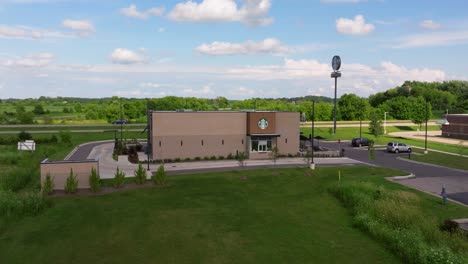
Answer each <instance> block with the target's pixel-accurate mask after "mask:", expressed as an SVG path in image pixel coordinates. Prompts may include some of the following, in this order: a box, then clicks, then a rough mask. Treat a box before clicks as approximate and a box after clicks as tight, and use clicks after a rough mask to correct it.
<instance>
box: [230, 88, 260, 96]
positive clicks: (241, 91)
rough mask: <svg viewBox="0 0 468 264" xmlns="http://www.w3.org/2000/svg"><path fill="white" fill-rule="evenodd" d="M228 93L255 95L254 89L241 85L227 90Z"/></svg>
mask: <svg viewBox="0 0 468 264" xmlns="http://www.w3.org/2000/svg"><path fill="white" fill-rule="evenodd" d="M229 94H231V95H234V96H244V97H245V96H253V95H255V90H253V89H249V88H247V87H244V86H241V87H237V88H235V89H232V90H230V91H229Z"/></svg>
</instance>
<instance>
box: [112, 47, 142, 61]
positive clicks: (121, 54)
mask: <svg viewBox="0 0 468 264" xmlns="http://www.w3.org/2000/svg"><path fill="white" fill-rule="evenodd" d="M111 60H112V62H113V63H117V64H135V63H142V62H145V61H147V59H146V58H145V57H143V56H141V55H140V54H138V53H136V52H134V51H132V50H128V49H123V48H117V49H115V50H114V51H113V52H112V54H111Z"/></svg>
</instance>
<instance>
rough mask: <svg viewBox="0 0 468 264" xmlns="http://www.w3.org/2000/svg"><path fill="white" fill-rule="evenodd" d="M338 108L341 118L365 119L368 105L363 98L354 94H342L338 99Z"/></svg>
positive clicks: (367, 113)
mask: <svg viewBox="0 0 468 264" xmlns="http://www.w3.org/2000/svg"><path fill="white" fill-rule="evenodd" d="M338 110H339V111H340V116H341V120H359V118H361V119H362V120H365V119H367V116H368V115H369V111H370V105H369V103H368V102H367V100H366V99H365V98H359V97H358V96H357V95H355V94H344V95H343V96H341V98H340V99H339V100H338Z"/></svg>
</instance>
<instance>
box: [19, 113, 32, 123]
mask: <svg viewBox="0 0 468 264" xmlns="http://www.w3.org/2000/svg"><path fill="white" fill-rule="evenodd" d="M16 120H17V121H18V123H19V124H33V123H34V113H32V112H17V113H16Z"/></svg>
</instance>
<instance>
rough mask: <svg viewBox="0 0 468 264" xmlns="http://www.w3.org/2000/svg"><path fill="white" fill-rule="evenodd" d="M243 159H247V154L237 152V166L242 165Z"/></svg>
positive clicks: (243, 163)
mask: <svg viewBox="0 0 468 264" xmlns="http://www.w3.org/2000/svg"><path fill="white" fill-rule="evenodd" d="M245 159H247V154H245V152H239V153H237V155H236V160H237V162H239V166H241V167H244V165H245Z"/></svg>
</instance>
